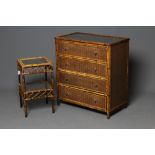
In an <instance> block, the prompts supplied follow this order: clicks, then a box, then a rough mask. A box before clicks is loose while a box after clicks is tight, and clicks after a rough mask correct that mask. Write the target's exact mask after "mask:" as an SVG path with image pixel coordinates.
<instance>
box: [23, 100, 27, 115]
mask: <svg viewBox="0 0 155 155" xmlns="http://www.w3.org/2000/svg"><path fill="white" fill-rule="evenodd" d="M24 112H25V117H27V102H26V101H25V100H24Z"/></svg>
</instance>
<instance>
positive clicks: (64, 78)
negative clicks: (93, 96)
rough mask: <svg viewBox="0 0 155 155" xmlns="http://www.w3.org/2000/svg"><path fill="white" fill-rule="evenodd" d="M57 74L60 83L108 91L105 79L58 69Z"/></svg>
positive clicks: (103, 91)
mask: <svg viewBox="0 0 155 155" xmlns="http://www.w3.org/2000/svg"><path fill="white" fill-rule="evenodd" d="M57 76H58V79H59V81H58V82H60V83H64V84H70V85H74V86H77V87H83V88H86V89H91V90H93V91H98V92H101V93H106V80H105V79H99V78H91V77H88V76H84V75H77V74H76V73H68V72H64V71H58V73H57Z"/></svg>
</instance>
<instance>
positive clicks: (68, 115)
mask: <svg viewBox="0 0 155 155" xmlns="http://www.w3.org/2000/svg"><path fill="white" fill-rule="evenodd" d="M0 104H1V105H0V107H1V108H0V128H3V129H10V128H11V129H28V128H29V129H44V128H45V129H48V128H49V129H51V128H55V129H75V128H76V129H104V128H105V129H145V128H149V129H151V128H155V94H153V93H152V94H151V93H148V94H138V95H137V96H136V97H134V98H133V99H132V100H131V101H130V105H129V106H128V108H126V109H123V110H121V111H120V112H118V113H116V114H115V115H113V116H112V117H111V119H110V120H107V118H106V115H104V114H101V113H98V112H94V111H90V110H87V109H82V108H79V107H76V106H71V105H67V104H61V105H60V106H58V107H57V109H56V113H55V114H52V113H51V105H50V104H48V105H46V104H45V101H44V100H42V101H40V102H34V103H31V104H30V105H29V115H28V118H24V112H23V109H20V107H19V98H18V94H17V92H15V91H3V92H1V93H0Z"/></svg>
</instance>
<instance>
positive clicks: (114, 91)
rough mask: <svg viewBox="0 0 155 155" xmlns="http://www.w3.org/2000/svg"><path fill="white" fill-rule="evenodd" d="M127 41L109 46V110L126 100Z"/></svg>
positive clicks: (124, 102) (125, 102)
mask: <svg viewBox="0 0 155 155" xmlns="http://www.w3.org/2000/svg"><path fill="white" fill-rule="evenodd" d="M128 61H129V41H126V42H123V43H120V44H117V45H114V46H112V47H111V105H110V107H111V111H113V110H115V109H117V108H118V107H119V106H121V105H123V104H127V102H128Z"/></svg>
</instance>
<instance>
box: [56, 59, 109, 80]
mask: <svg viewBox="0 0 155 155" xmlns="http://www.w3.org/2000/svg"><path fill="white" fill-rule="evenodd" d="M58 62H59V63H58V67H59V68H62V69H65V70H70V71H77V72H82V73H87V74H93V75H97V76H101V77H106V72H107V70H106V64H104V63H103V64H98V63H96V62H90V61H87V60H82V59H79V60H77V59H75V58H73V57H63V56H59V57H58Z"/></svg>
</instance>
